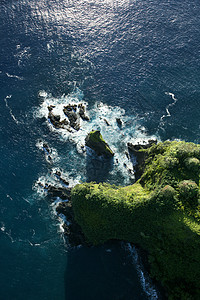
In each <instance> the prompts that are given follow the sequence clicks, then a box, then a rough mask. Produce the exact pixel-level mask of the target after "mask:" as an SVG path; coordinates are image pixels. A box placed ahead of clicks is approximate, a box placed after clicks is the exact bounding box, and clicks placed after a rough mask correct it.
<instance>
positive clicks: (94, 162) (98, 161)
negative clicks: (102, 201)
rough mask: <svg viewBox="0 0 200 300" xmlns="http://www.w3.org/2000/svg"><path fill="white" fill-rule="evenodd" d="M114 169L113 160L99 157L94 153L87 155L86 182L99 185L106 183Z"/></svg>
mask: <svg viewBox="0 0 200 300" xmlns="http://www.w3.org/2000/svg"><path fill="white" fill-rule="evenodd" d="M112 169H113V158H105V157H103V156H98V155H96V154H95V152H94V151H93V152H92V154H91V153H87V157H86V178H87V179H86V181H87V182H90V181H95V182H97V183H99V182H102V181H106V179H107V178H108V175H109V172H110V171H111V170H112Z"/></svg>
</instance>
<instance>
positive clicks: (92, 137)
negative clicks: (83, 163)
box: [85, 130, 114, 157]
mask: <svg viewBox="0 0 200 300" xmlns="http://www.w3.org/2000/svg"><path fill="white" fill-rule="evenodd" d="M85 144H86V146H88V147H90V148H91V149H93V150H94V151H95V152H96V153H97V154H98V155H104V156H106V157H112V156H113V155H114V153H113V151H112V150H111V149H110V147H109V146H108V144H107V143H106V142H105V141H104V139H103V137H102V135H101V133H100V131H98V130H93V131H91V132H90V133H89V134H88V135H87V137H86V139H85Z"/></svg>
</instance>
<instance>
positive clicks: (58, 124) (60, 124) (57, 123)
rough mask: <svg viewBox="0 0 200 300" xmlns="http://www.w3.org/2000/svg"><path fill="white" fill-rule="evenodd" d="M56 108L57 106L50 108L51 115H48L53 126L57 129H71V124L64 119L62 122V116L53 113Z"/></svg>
mask: <svg viewBox="0 0 200 300" xmlns="http://www.w3.org/2000/svg"><path fill="white" fill-rule="evenodd" d="M54 108H55V106H53V105H51V106H48V110H49V114H48V119H49V121H50V122H51V124H52V125H53V126H54V127H55V128H56V129H58V128H63V129H69V122H68V121H67V120H66V119H64V120H62V121H61V120H60V115H55V114H54V113H53V109H54Z"/></svg>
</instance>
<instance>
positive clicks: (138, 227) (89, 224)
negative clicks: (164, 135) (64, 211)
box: [71, 141, 200, 299]
mask: <svg viewBox="0 0 200 300" xmlns="http://www.w3.org/2000/svg"><path fill="white" fill-rule="evenodd" d="M139 151H141V152H145V157H146V160H145V167H144V171H143V174H142V175H141V178H140V179H139V180H138V181H137V182H136V183H135V184H133V185H131V186H127V187H117V186H111V185H109V184H106V183H100V184H95V183H84V184H81V185H77V186H75V187H74V188H73V189H72V193H71V197H72V208H73V211H74V215H75V220H76V222H77V223H78V224H79V225H80V226H81V228H82V231H83V233H84V235H85V237H86V239H87V241H88V242H90V243H92V244H100V243H103V242H105V241H107V240H109V239H120V240H126V241H129V242H133V243H137V244H138V245H140V246H141V247H142V248H143V249H145V250H147V251H148V253H149V262H150V266H151V274H152V276H154V277H155V278H156V279H157V280H159V281H160V282H161V283H162V285H163V286H164V287H165V288H166V289H167V292H168V294H169V298H170V299H200V289H199V277H200V263H199V262H200V236H199V235H200V204H199V199H200V196H199V176H200V145H195V144H193V143H185V142H177V141H173V142H168V141H167V142H164V143H158V144H157V145H156V144H153V145H152V146H151V147H149V148H148V149H139Z"/></svg>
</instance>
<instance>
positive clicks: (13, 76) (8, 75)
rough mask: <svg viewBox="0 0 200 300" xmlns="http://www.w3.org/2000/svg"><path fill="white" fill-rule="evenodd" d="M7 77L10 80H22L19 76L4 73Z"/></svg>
mask: <svg viewBox="0 0 200 300" xmlns="http://www.w3.org/2000/svg"><path fill="white" fill-rule="evenodd" d="M6 75H7V77H10V78H16V79H18V80H24V78H23V77H21V76H17V75H12V74H9V73H6Z"/></svg>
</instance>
